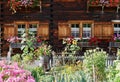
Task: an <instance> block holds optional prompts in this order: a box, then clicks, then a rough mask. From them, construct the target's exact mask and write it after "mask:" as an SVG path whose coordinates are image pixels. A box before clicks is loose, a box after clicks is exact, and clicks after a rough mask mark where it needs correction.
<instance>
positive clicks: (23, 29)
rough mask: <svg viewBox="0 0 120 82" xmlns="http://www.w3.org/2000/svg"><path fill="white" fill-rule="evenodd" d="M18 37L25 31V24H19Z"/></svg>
mask: <svg viewBox="0 0 120 82" xmlns="http://www.w3.org/2000/svg"><path fill="white" fill-rule="evenodd" d="M17 26H18V37H21V35H22V34H23V31H25V24H18V25H17Z"/></svg>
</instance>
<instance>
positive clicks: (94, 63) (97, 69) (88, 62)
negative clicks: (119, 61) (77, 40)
mask: <svg viewBox="0 0 120 82" xmlns="http://www.w3.org/2000/svg"><path fill="white" fill-rule="evenodd" d="M106 57H107V54H106V52H105V51H103V50H102V49H99V48H98V49H94V50H87V51H86V52H85V59H84V60H83V68H84V71H85V73H87V74H88V75H90V77H91V78H92V76H95V77H96V79H97V80H98V81H103V80H105V77H106V72H105V67H106V65H105V63H106ZM93 71H94V73H93Z"/></svg>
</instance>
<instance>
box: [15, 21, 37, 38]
mask: <svg viewBox="0 0 120 82" xmlns="http://www.w3.org/2000/svg"><path fill="white" fill-rule="evenodd" d="M15 23H16V28H17V35H18V37H21V35H22V34H23V32H24V31H25V30H27V29H28V30H29V31H30V32H32V33H34V35H35V36H37V28H38V26H39V22H33V21H30V22H25V21H19V22H15Z"/></svg>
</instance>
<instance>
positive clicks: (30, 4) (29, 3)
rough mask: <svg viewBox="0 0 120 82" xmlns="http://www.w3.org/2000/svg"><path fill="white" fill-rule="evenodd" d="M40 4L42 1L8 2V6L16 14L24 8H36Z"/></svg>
mask: <svg viewBox="0 0 120 82" xmlns="http://www.w3.org/2000/svg"><path fill="white" fill-rule="evenodd" d="M38 4H40V0H8V6H10V9H11V10H12V11H13V13H16V10H18V9H21V8H22V6H24V7H25V8H26V7H34V6H37V5H38Z"/></svg>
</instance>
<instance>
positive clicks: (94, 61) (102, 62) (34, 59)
mask: <svg viewBox="0 0 120 82" xmlns="http://www.w3.org/2000/svg"><path fill="white" fill-rule="evenodd" d="M15 40H16V38H15V39H13V38H11V39H8V41H9V42H11V44H12V43H15V42H16V41H17V42H18V40H20V42H18V43H21V44H22V46H21V50H22V53H21V54H20V53H18V54H15V55H13V56H12V57H11V59H10V61H7V60H1V61H0V82H120V78H119V77H120V50H119V49H118V52H117V58H116V60H114V61H113V66H106V60H107V57H108V54H107V53H106V52H105V51H103V50H102V49H100V48H96V49H91V50H87V51H86V52H85V53H84V56H83V61H82V60H79V59H77V56H76V53H77V51H79V50H80V49H81V48H80V47H79V46H78V45H77V40H76V39H74V38H73V37H69V38H66V39H63V44H64V45H65V48H64V50H63V51H62V52H61V56H60V57H61V58H59V59H58V61H57V64H56V65H52V64H53V61H50V60H49V58H50V57H51V58H53V60H54V57H52V55H53V53H52V52H53V50H52V46H51V45H49V44H48V43H47V42H45V41H40V40H38V39H36V37H35V36H34V34H33V33H32V32H30V31H29V30H27V32H23V35H22V38H21V39H19V38H17V40H16V41H15ZM37 40H38V41H39V43H40V45H39V46H37V47H36V46H35V43H36V42H37ZM54 56H55V55H54ZM56 57H57V56H56ZM61 61H63V62H64V64H63V63H61Z"/></svg>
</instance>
